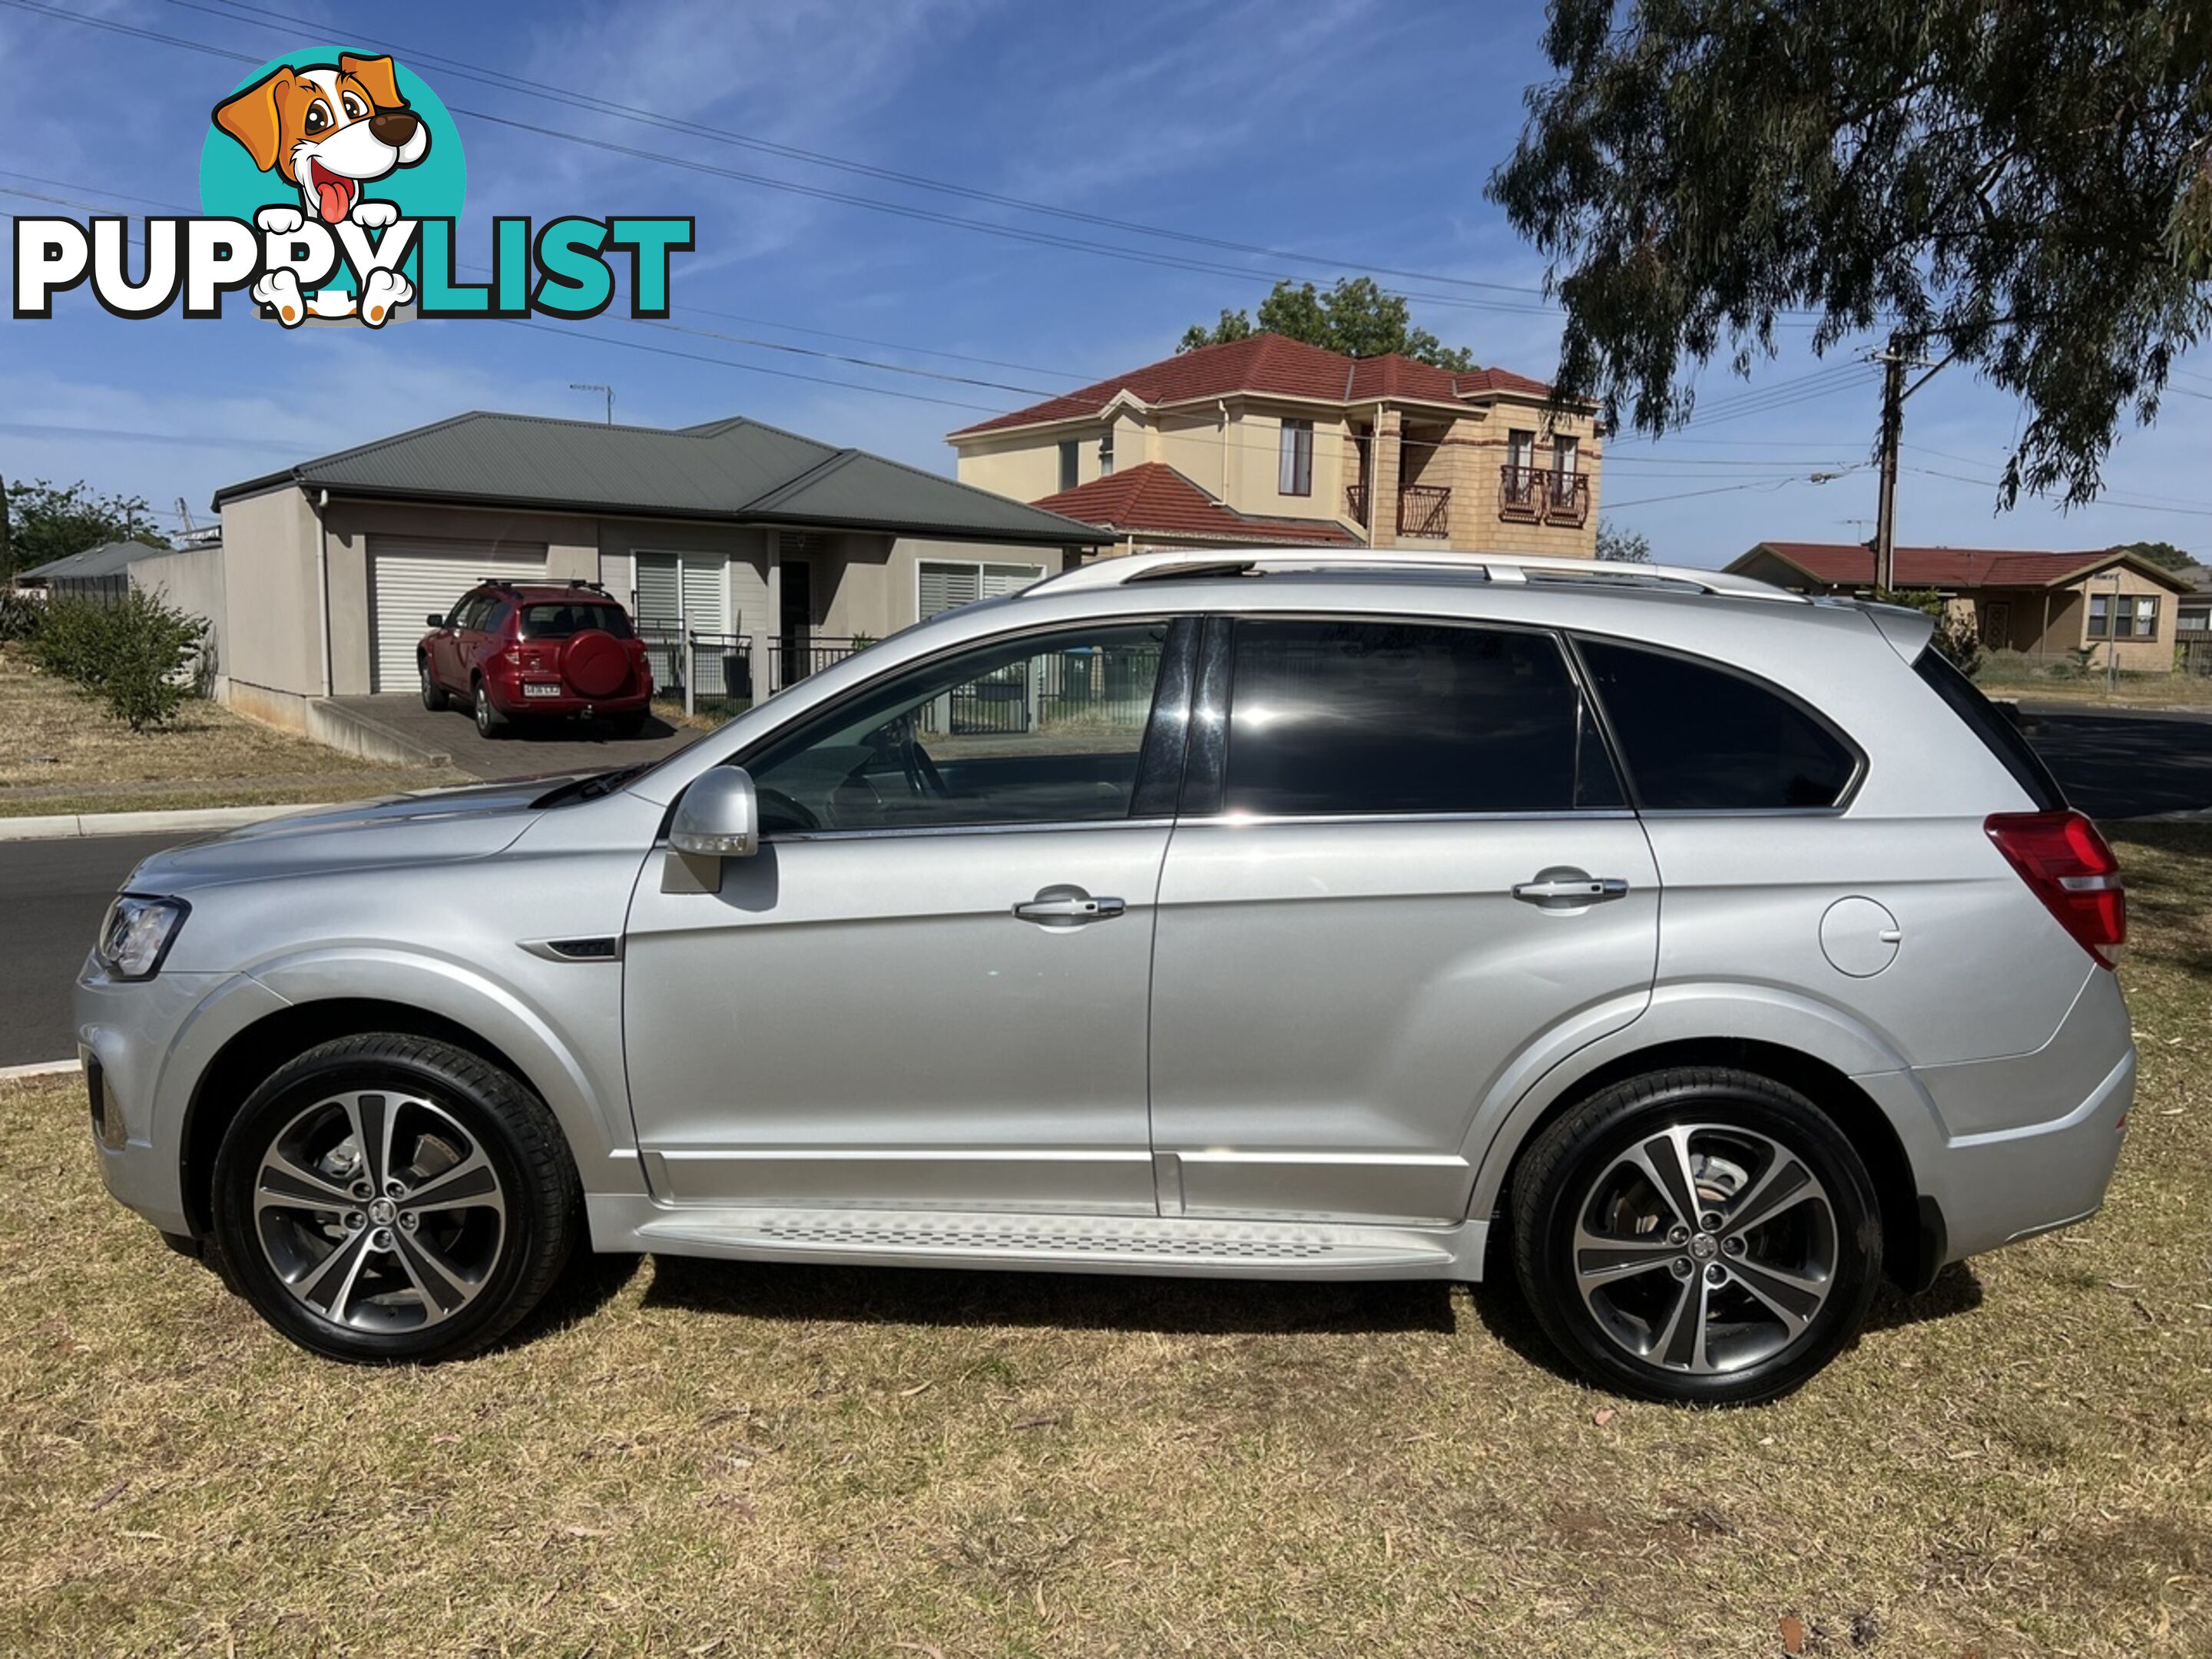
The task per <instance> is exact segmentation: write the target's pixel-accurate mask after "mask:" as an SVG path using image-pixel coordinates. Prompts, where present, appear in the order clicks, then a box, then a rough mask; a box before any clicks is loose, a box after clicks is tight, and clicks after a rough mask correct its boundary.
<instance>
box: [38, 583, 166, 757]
mask: <svg viewBox="0 0 2212 1659" xmlns="http://www.w3.org/2000/svg"><path fill="white" fill-rule="evenodd" d="M207 641H208V624H207V623H206V621H205V620H204V618H201V617H193V616H188V615H186V614H185V612H184V611H179V610H178V609H177V608H176V607H175V606H174V605H168V604H166V603H164V602H163V601H162V600H160V599H155V598H154V597H153V596H151V595H150V594H147V593H143V592H138V591H137V589H135V588H134V589H132V590H131V592H129V593H128V594H126V595H125V597H124V598H123V599H121V600H120V601H118V603H116V604H113V605H101V604H98V603H95V602H94V601H92V600H89V599H53V600H50V601H49V602H48V603H47V604H46V607H45V615H44V616H43V617H40V622H39V627H38V631H37V632H36V633H35V634H34V635H33V636H32V638H31V641H30V649H31V659H32V660H33V662H35V663H36V664H37V665H39V666H40V668H41V669H43V670H45V671H46V672H47V673H49V674H52V675H53V676H55V677H56V678H60V679H66V680H69V681H71V682H73V683H74V684H77V685H81V686H82V687H83V688H84V689H85V690H87V691H89V692H91V693H92V694H94V696H97V697H99V698H100V700H101V701H102V702H105V703H106V705H107V712H108V713H109V714H112V715H113V716H114V717H115V718H116V719H117V720H121V721H123V722H125V724H126V725H128V726H130V728H131V730H132V731H133V732H143V730H145V729H146V727H148V726H162V725H166V724H167V722H168V721H169V720H172V719H173V718H174V717H175V715H176V712H177V710H178V708H179V707H181V706H182V705H183V703H184V702H185V700H186V699H187V698H189V697H191V696H195V695H197V687H198V684H199V681H200V678H201V677H200V675H199V674H198V669H199V667H200V664H201V659H203V658H204V655H205V654H206V650H207Z"/></svg>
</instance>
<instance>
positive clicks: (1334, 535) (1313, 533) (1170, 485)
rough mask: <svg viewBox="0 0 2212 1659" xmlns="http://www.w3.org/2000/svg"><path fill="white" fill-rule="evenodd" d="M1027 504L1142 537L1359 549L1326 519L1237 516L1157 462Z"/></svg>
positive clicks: (1355, 541) (1345, 532)
mask: <svg viewBox="0 0 2212 1659" xmlns="http://www.w3.org/2000/svg"><path fill="white" fill-rule="evenodd" d="M1031 505H1033V506H1035V507H1039V508H1042V510H1043V511H1045V512H1047V513H1061V514H1063V515H1064V516H1066V517H1067V518H1071V519H1080V520H1082V521H1083V522H1084V523H1085V524H1095V525H1103V526H1105V527H1106V528H1107V529H1109V530H1115V531H1121V532H1130V531H1134V532H1138V533H1139V534H1140V535H1141V534H1144V533H1146V532H1150V533H1152V534H1155V535H1162V536H1198V537H1203V538H1206V540H1209V541H1227V542H1238V543H1243V544H1249V545H1252V546H1259V547H1269V546H1273V545H1275V544H1279V543H1282V542H1313V543H1319V544H1325V545H1328V546H1335V547H1358V546H1359V545H1361V543H1360V540H1359V538H1358V537H1357V536H1354V535H1353V534H1352V532H1350V531H1348V530H1346V528H1345V527H1344V526H1342V525H1340V524H1335V523H1332V522H1330V521H1328V520H1313V519H1266V518H1258V517H1255V516H1254V515H1252V514H1250V513H1239V512H1237V510H1236V509H1235V508H1234V507H1229V506H1226V505H1225V504H1224V503H1223V502H1221V501H1217V500H1215V499H1214V498H1213V497H1212V496H1211V495H1207V494H1206V492H1205V491H1204V490H1203V489H1200V488H1199V487H1198V486H1197V485H1196V484H1194V483H1192V482H1191V481H1190V480H1189V479H1188V478H1186V477H1183V475H1182V473H1180V472H1178V471H1176V470H1175V468H1173V467H1171V466H1168V465H1164V463H1162V462H1159V461H1146V462H1145V463H1144V464H1143V465H1139V466H1130V467H1124V468H1122V469H1121V471H1119V472H1115V473H1113V474H1111V475H1109V477H1103V478H1094V479H1092V480H1091V482H1090V483H1087V484H1079V485H1078V486H1077V487H1076V488H1075V489H1063V490H1061V491H1060V493H1059V494H1058V495H1048V496H1046V497H1045V498H1044V499H1043V500H1042V501H1036V502H1033V503H1031Z"/></svg>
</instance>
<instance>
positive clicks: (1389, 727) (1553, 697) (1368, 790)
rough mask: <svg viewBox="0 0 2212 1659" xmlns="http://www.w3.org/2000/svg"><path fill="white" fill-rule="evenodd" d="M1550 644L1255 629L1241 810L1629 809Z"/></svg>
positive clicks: (1231, 806) (1397, 629)
mask: <svg viewBox="0 0 2212 1659" xmlns="http://www.w3.org/2000/svg"><path fill="white" fill-rule="evenodd" d="M1621 804H1622V797H1621V795H1620V787H1619V785H1618V784H1617V783H1616V782H1615V781H1614V779H1613V769H1612V766H1611V763H1609V762H1608V760H1607V757H1606V754H1605V750H1604V746H1603V744H1602V743H1601V741H1600V739H1599V738H1598V735H1597V730H1596V726H1595V721H1594V720H1591V719H1590V718H1589V715H1588V714H1586V712H1585V711H1584V709H1583V700H1582V696H1581V693H1580V692H1579V690H1577V687H1576V684H1575V681H1574V677H1573V675H1572V674H1571V672H1570V671H1569V670H1568V668H1567V665H1566V662H1565V658H1564V657H1563V656H1562V655H1561V653H1560V651H1559V646H1558V645H1557V643H1556V642H1554V641H1553V640H1552V639H1551V638H1550V637H1549V636H1547V635H1541V634H1520V633H1513V632H1509V631H1506V630H1504V629H1485V628H1455V627H1446V626H1437V625H1431V624H1422V623H1389V622H1243V623H1238V624H1237V642H1236V647H1235V652H1234V659H1233V667H1232V670H1231V690H1230V720H1229V749H1228V755H1227V758H1226V762H1225V773H1224V777H1223V797H1222V805H1223V807H1224V809H1225V811H1230V812H1248V813H1254V814H1261V815H1288V816H1316V815H1328V814H1344V813H1425V812H1559V811H1574V810H1576V809H1577V808H1584V809H1587V808H1593V807H1608V806H1619V805H1621Z"/></svg>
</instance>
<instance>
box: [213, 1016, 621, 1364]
mask: <svg viewBox="0 0 2212 1659" xmlns="http://www.w3.org/2000/svg"><path fill="white" fill-rule="evenodd" d="M213 1207H214V1214H215V1243H216V1249H218V1250H219V1251H220V1252H221V1253H222V1259H223V1263H224V1265H225V1267H227V1268H228V1276H229V1278H230V1279H231V1281H232V1283H233V1284H234V1285H237V1287H238V1288H239V1289H240V1291H242V1292H243V1293H244V1295H245V1296H246V1299H247V1300H249V1301H250V1302H252V1304H253V1305H254V1307H255V1309H256V1310H258V1311H259V1313H260V1314H261V1316H263V1317H264V1319H266V1320H267V1321H268V1322H270V1324H272V1325H274V1326H275V1327H276V1328H277V1329H278V1330H279V1331H281V1332H283V1334H285V1335H286V1336H288V1337H289V1338H291V1339H292V1340H293V1341H295V1342H296V1343H298V1344H299V1345H300V1346H302V1347H304V1348H307V1349H310V1350H312V1351H313V1352H316V1353H319V1354H324V1355H327V1356H328V1357H330V1358H333V1359H345V1360H354V1361H368V1362H375V1361H397V1360H409V1361H416V1362H422V1361H430V1360H439V1359H453V1358H460V1357H461V1356H463V1355H465V1354H471V1353H474V1352H477V1350H479V1349H481V1348H483V1347H484V1346H487V1345H489V1344H490V1343H492V1342H495V1341H496V1340H499V1338H501V1336H503V1335H505V1334H507V1332H508V1331H509V1330H511V1329H513V1327H514V1326H515V1325H516V1324H517V1323H518V1322H520V1321H521V1320H522V1319H523V1318H525V1317H526V1316H528V1314H529V1313H530V1311H531V1310H532V1309H533V1308H534V1307H536V1306H537V1305H538V1303H539V1302H540V1301H541V1300H542V1299H543V1298H544V1296H545V1293H546V1291H548V1289H550V1287H551V1285H553V1283H554V1281H555V1279H556V1278H557V1277H558V1275H559V1273H560V1272H561V1268H562V1264H563V1262H565V1261H566V1260H567V1259H568V1254H569V1251H570V1249H572V1247H573V1246H574V1243H575V1241H576V1239H577V1237H578V1232H579V1225H578V1224H579V1216H578V1208H579V1200H578V1183H577V1179H576V1173H575V1169H574V1164H572V1163H571V1161H570V1159H569V1157H568V1149H567V1146H566V1144H565V1143H564V1142H563V1140H562V1137H561V1133H560V1130H559V1127H558V1126H557V1125H556V1124H555V1122H554V1121H553V1117H552V1115H551V1113H550V1112H549V1111H548V1110H547V1109H546V1108H545V1106H544V1103H542V1102H540V1101H539V1100H538V1098H537V1097H535V1096H534V1095H532V1093H531V1092H530V1091H528V1090H527V1089H526V1088H525V1087H523V1085H521V1084H520V1083H519V1082H517V1081H516V1080H515V1079H513V1078H512V1077H510V1076H509V1075H508V1074H507V1073H505V1072H504V1071H502V1070H501V1069H500V1068H499V1067H498V1066H494V1065H492V1064H491V1063H489V1061H487V1060H482V1059H480V1058H478V1057H477V1056H476V1055H474V1054H469V1053H467V1052H466V1051H465V1050H463V1049H459V1048H454V1047H453V1046H452V1045H451V1044H448V1043H444V1042H435V1041H433V1040H431V1039H428V1038H425V1037H417V1036H401V1035H395V1034H384V1035H374V1036H356V1037H345V1038H341V1039H339V1040H338V1041H337V1042H326V1043H325V1044H323V1045H322V1046H321V1047H319V1048H313V1049H310V1050H309V1051H308V1052H307V1053H306V1054H301V1056H299V1058H297V1059H296V1060H292V1061H291V1062H290V1063H289V1064H288V1065H286V1066H283V1068H282V1069H280V1070H279V1071H278V1072H277V1073H276V1074H275V1075H274V1076H272V1077H270V1079H268V1081H266V1082H265V1083H264V1084H263V1085H261V1086H260V1087H259V1088H258V1089H257V1090H255V1091H254V1092H253V1095H252V1097H251V1098H250V1099H249V1100H247V1102H246V1105H245V1106H244V1107H243V1108H242V1109H240V1112H239V1114H238V1116H237V1117H236V1118H235V1119H234V1121H232V1123H231V1125H230V1127H229V1128H228V1130H227V1131H226V1132H225V1133H224V1135H223V1139H222V1146H221V1148H220V1149H219V1151H218V1152H216V1168H215V1203H214V1206H213Z"/></svg>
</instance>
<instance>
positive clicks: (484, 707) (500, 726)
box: [476, 680, 507, 738]
mask: <svg viewBox="0 0 2212 1659" xmlns="http://www.w3.org/2000/svg"><path fill="white" fill-rule="evenodd" d="M476 717H477V732H478V734H479V735H481V736H483V737H486V738H503V737H505V736H506V735H507V716H506V715H504V714H501V713H500V712H499V710H498V708H496V707H495V706H494V705H493V702H492V700H491V691H490V690H489V687H487V686H486V685H485V684H484V683H483V681H482V680H478V681H477V699H476Z"/></svg>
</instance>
